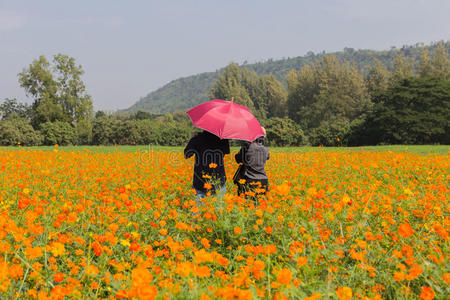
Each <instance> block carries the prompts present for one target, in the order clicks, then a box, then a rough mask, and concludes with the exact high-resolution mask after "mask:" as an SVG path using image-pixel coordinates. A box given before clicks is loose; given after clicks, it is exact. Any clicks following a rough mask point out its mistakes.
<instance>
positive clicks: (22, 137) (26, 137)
mask: <svg viewBox="0 0 450 300" xmlns="http://www.w3.org/2000/svg"><path fill="white" fill-rule="evenodd" d="M18 143H20V144H21V145H24V146H37V145H40V144H41V143H42V136H41V134H40V133H39V131H36V130H34V129H33V127H32V126H31V125H30V123H29V122H28V121H27V120H25V119H23V118H6V119H2V120H1V121H0V145H2V146H13V145H17V144H18Z"/></svg>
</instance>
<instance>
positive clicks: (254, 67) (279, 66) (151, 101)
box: [121, 41, 450, 114]
mask: <svg viewBox="0 0 450 300" xmlns="http://www.w3.org/2000/svg"><path fill="white" fill-rule="evenodd" d="M441 42H443V43H444V45H445V47H446V49H447V51H449V52H450V41H446V42H445V41H441ZM437 43H438V42H436V43H432V44H430V45H424V44H419V43H417V44H415V45H412V46H408V45H405V46H403V47H402V48H400V49H397V48H395V47H391V49H389V50H369V49H359V50H355V49H353V48H347V47H346V48H344V49H343V50H342V51H336V52H330V53H326V52H325V51H322V52H321V53H318V54H314V53H313V52H311V51H310V52H308V53H307V54H306V55H304V56H297V57H293V58H283V59H278V60H274V59H268V60H267V61H263V62H256V63H252V64H246V63H244V64H241V65H240V67H245V68H248V69H249V70H251V71H255V72H256V73H257V74H258V75H265V74H273V75H274V76H275V77H276V78H277V79H278V80H280V81H281V82H282V83H283V82H284V81H285V78H284V77H285V76H286V74H287V73H288V72H289V71H290V70H292V69H294V70H299V69H300V68H302V67H303V66H305V65H308V64H312V63H314V62H315V61H316V60H320V59H321V58H322V57H323V56H324V55H334V56H336V57H337V58H338V60H339V61H349V62H352V63H354V64H355V66H356V68H357V69H359V70H360V71H362V72H363V73H364V72H365V71H366V70H367V68H368V67H369V66H370V65H371V64H372V63H373V59H374V58H377V59H379V60H380V61H381V62H382V63H384V64H385V65H386V66H387V68H388V69H390V68H391V66H392V64H393V61H394V58H395V56H396V55H397V54H398V53H400V52H402V53H403V54H404V55H405V56H406V57H409V58H411V59H412V60H413V62H414V63H415V64H417V62H418V61H419V59H420V55H421V51H422V48H425V49H426V50H427V51H428V52H431V51H432V50H433V49H434V48H435V47H436V45H437ZM224 69H225V67H223V68H221V69H218V70H216V71H213V72H203V73H199V74H196V75H190V76H186V77H181V78H178V79H174V80H172V81H170V82H169V83H167V84H166V85H164V86H162V87H160V88H159V89H157V90H155V91H152V92H150V93H148V94H147V95H146V96H144V97H141V98H140V99H139V100H138V101H137V102H136V103H134V104H133V105H132V106H131V107H129V108H127V109H124V110H122V111H121V112H126V113H132V112H136V111H139V110H142V111H148V112H151V113H155V114H164V113H168V112H169V113H173V112H175V111H179V110H187V109H189V108H191V107H193V106H196V105H198V104H200V103H203V102H205V101H208V100H209V97H208V93H209V92H210V90H211V86H212V85H213V84H214V82H215V81H216V80H217V77H218V75H219V74H220V73H221V72H222V71H223V70H224Z"/></svg>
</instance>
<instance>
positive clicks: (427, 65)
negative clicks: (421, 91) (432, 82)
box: [417, 48, 434, 77]
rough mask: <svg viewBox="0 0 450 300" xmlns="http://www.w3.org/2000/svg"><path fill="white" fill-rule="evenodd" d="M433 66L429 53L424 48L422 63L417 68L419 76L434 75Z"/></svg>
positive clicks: (421, 57)
mask: <svg viewBox="0 0 450 300" xmlns="http://www.w3.org/2000/svg"><path fill="white" fill-rule="evenodd" d="M433 73H434V72H433V64H432V62H431V59H430V57H429V56H428V51H427V49H425V48H422V55H421V56H420V62H419V65H418V67H417V75H418V76H419V77H429V76H432V75H433Z"/></svg>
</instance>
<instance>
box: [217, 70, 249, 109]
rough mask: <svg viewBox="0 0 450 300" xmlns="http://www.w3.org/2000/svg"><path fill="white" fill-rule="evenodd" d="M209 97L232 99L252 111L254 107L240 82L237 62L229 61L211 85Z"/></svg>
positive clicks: (240, 77)
mask: <svg viewBox="0 0 450 300" xmlns="http://www.w3.org/2000/svg"><path fill="white" fill-rule="evenodd" d="M210 96H211V98H218V99H222V100H228V101H231V99H233V98H234V101H235V102H236V103H238V104H241V105H244V106H246V107H248V108H249V109H250V110H251V111H252V112H254V110H255V107H254V105H253V101H252V99H251V98H250V95H249V93H248V92H247V89H246V88H245V86H244V85H243V84H242V75H241V71H240V69H239V66H238V64H236V63H231V64H230V65H228V66H227V67H226V68H225V70H224V73H223V75H221V74H219V77H218V79H217V81H216V83H214V85H213V86H212V87H211V95H210Z"/></svg>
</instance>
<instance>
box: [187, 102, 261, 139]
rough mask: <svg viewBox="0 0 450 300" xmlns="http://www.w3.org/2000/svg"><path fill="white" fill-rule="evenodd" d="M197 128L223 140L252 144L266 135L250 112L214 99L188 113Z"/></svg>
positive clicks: (240, 106) (244, 108)
mask: <svg viewBox="0 0 450 300" xmlns="http://www.w3.org/2000/svg"><path fill="white" fill-rule="evenodd" d="M186 113H187V114H188V115H189V117H190V118H191V120H192V123H193V124H194V126H195V127H198V128H201V129H204V130H206V131H209V132H211V133H212V134H214V135H217V136H218V137H220V138H221V139H236V140H245V141H249V142H252V141H254V140H255V139H257V138H258V137H260V136H263V135H264V132H263V129H262V128H261V125H260V124H259V122H258V120H257V119H256V118H255V116H254V115H252V113H251V112H250V110H249V109H248V108H247V107H245V106H242V105H239V104H236V103H234V102H233V100H231V101H224V100H220V99H214V100H211V101H208V102H205V103H202V104H200V105H197V106H196V107H194V108H192V109H190V110H188V111H187V112H186Z"/></svg>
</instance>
